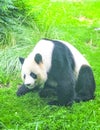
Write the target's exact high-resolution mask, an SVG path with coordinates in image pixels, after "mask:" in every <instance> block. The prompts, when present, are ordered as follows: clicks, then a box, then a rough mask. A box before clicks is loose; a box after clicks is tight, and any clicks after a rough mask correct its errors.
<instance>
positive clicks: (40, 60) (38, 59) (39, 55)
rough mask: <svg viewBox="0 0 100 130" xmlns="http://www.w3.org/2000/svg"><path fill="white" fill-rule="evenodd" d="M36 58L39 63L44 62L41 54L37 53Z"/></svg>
mask: <svg viewBox="0 0 100 130" xmlns="http://www.w3.org/2000/svg"><path fill="white" fill-rule="evenodd" d="M34 60H35V61H36V63H37V64H40V63H42V56H41V54H39V53H37V54H36V55H35V57H34Z"/></svg>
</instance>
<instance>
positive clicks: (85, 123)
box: [0, 0, 100, 130]
mask: <svg viewBox="0 0 100 130" xmlns="http://www.w3.org/2000/svg"><path fill="white" fill-rule="evenodd" d="M99 12H100V1H99V0H89V1H87V0H79V1H77V0H65V1H64V0H63V1H62V0H51V1H46V0H44V1H41V0H36V1H33V0H20V1H17V0H0V129H1V130H27V129H29V130H58V129H59V130H60V129H61V130H99V129H100V119H99V118H100V87H99V85H100V76H99V74H100V68H99V67H100V15H99ZM44 37H46V38H52V39H62V40H65V41H68V42H70V43H71V44H73V45H74V46H75V47H76V48H77V49H79V50H80V52H81V53H83V55H84V56H85V57H86V58H87V60H88V61H89V63H90V64H91V66H92V68H93V72H94V75H95V80H96V92H95V95H96V98H95V100H93V101H89V102H81V103H79V104H77V103H74V104H73V106H72V107H58V106H48V105H47V101H48V99H41V98H40V97H39V96H38V93H37V92H34V93H28V94H26V95H24V96H22V97H17V96H16V91H17V89H18V87H19V85H20V84H22V81H21V78H20V65H19V61H18V57H19V56H23V57H25V56H27V55H28V54H29V52H31V51H32V48H33V47H34V45H35V44H36V42H37V41H38V40H40V39H41V38H44Z"/></svg>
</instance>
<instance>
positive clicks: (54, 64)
mask: <svg viewBox="0 0 100 130" xmlns="http://www.w3.org/2000/svg"><path fill="white" fill-rule="evenodd" d="M20 62H21V63H22V79H23V82H24V84H25V85H26V86H27V87H28V88H29V89H32V88H34V87H35V86H39V87H40V88H42V89H41V91H40V93H39V94H40V96H41V97H47V96H48V95H49V91H51V90H52V91H55V93H56V96H57V100H56V101H52V102H50V103H49V104H51V105H71V104H72V103H73V101H77V102H80V101H87V100H90V99H93V98H94V91H95V81H94V76H93V73H92V69H91V67H90V65H89V63H88V62H87V60H86V59H85V58H84V57H83V56H82V54H80V52H79V51H78V50H77V49H76V48H74V47H73V46H72V45H71V44H69V43H68V42H64V41H60V40H49V39H42V40H40V41H39V42H38V43H37V44H36V46H35V47H34V49H33V51H32V52H31V53H30V54H29V55H28V57H27V58H26V59H23V58H20ZM47 91H48V92H47Z"/></svg>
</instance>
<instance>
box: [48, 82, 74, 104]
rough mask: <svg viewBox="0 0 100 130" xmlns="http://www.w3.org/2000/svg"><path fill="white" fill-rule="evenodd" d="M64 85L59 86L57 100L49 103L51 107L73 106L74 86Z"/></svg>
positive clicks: (71, 84)
mask: <svg viewBox="0 0 100 130" xmlns="http://www.w3.org/2000/svg"><path fill="white" fill-rule="evenodd" d="M66 84H67V83H64V82H63V83H62V84H60V85H58V86H57V100H54V101H51V102H49V105H58V106H71V105H72V104H73V101H74V85H73V83H70V84H69V85H68V84H67V85H66Z"/></svg>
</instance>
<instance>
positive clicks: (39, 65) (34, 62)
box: [19, 53, 47, 89]
mask: <svg viewBox="0 0 100 130" xmlns="http://www.w3.org/2000/svg"><path fill="white" fill-rule="evenodd" d="M19 60H20V63H21V65H22V70H21V78H22V80H23V82H24V84H25V85H26V86H27V87H28V88H29V89H32V88H34V87H36V86H43V85H44V82H45V81H46V80H47V73H46V70H45V66H44V64H43V60H42V55H41V54H39V53H37V54H35V55H33V54H30V55H29V56H28V57H27V58H25V59H24V58H21V57H20V58H19Z"/></svg>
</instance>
